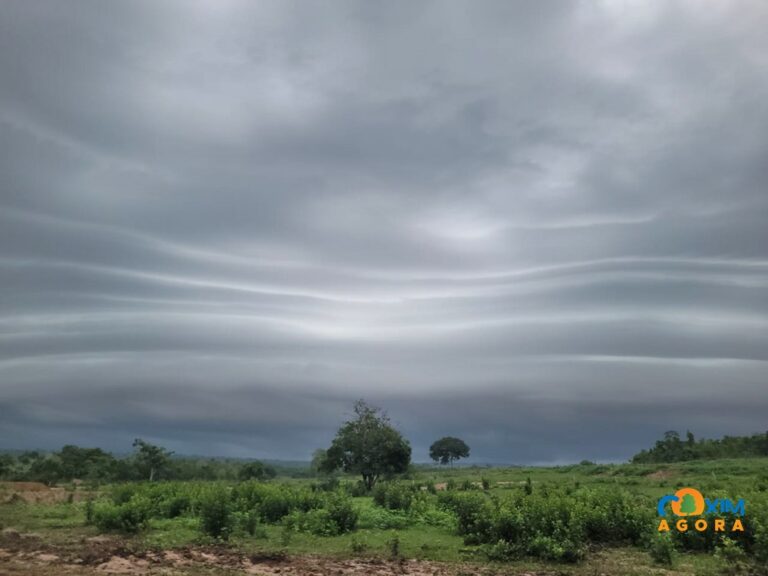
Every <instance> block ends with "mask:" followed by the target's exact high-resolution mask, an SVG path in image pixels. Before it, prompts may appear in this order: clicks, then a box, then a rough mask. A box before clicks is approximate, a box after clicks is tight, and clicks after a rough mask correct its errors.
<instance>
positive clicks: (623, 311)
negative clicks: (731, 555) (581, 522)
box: [0, 0, 768, 463]
mask: <svg viewBox="0 0 768 576" xmlns="http://www.w3.org/2000/svg"><path fill="white" fill-rule="evenodd" d="M767 29H768V4H766V3H765V2H761V1H757V0H756V1H753V2H749V1H746V2H719V1H718V2H714V1H712V2H691V3H689V2H670V1H667V0H664V1H661V0H660V1H658V2H648V1H645V0H642V1H640V0H638V1H631V0H630V1H619V2H615V1H611V2H608V1H604V2H598V1H596V2H586V1H585V2H578V1H574V2H543V1H538V0H537V1H536V2H508V1H500V2H497V3H493V2H467V3H456V2H436V3H429V2H416V3H414V2H410V1H409V2H400V3H398V2H359V3H345V2H332V3H327V2H322V3H321V2H316V3H312V2H296V3H291V2H285V1H282V0H281V1H279V2H274V3H269V2H242V3H239V2H224V1H221V0H215V1H214V0H210V1H207V2H157V1H156V0H151V1H147V2H122V3H120V2H102V1H101V0H93V1H71V2H53V1H52V2H39V1H36V2H28V1H26V0H23V1H22V0H19V1H10V0H6V1H4V2H2V4H0V448H37V447H40V448H58V447H60V446H61V445H62V444H65V443H77V444H81V445H88V446H102V447H104V448H107V449H111V450H117V451H127V450H129V449H130V443H131V441H132V440H133V438H134V437H137V436H139V437H143V438H146V439H149V440H152V441H155V442H158V443H161V444H163V445H165V446H168V447H169V448H172V449H174V450H176V451H177V452H182V453H195V454H210V455H222V456H248V457H251V456H253V457H264V458H298V459H305V458H308V457H309V456H310V454H311V453H312V451H313V450H314V449H315V448H318V447H323V446H327V445H328V443H329V442H330V440H331V439H332V437H333V434H334V432H335V429H336V428H337V426H338V425H339V424H340V423H341V422H342V421H343V420H344V419H345V417H347V416H348V415H349V414H350V411H351V408H352V403H353V402H354V400H356V399H357V398H360V397H363V398H366V399H368V400H369V401H371V402H372V403H374V404H376V405H378V406H381V407H383V408H385V409H387V410H388V412H389V414H390V416H391V418H392V420H393V422H394V423H395V424H396V425H397V426H398V427H399V428H400V429H401V430H402V431H403V432H404V433H405V434H406V436H407V437H408V438H409V439H410V440H411V443H412V445H413V448H414V459H415V460H416V461H424V460H426V459H427V448H428V446H429V444H430V443H431V442H432V441H433V440H434V439H436V438H438V437H440V436H442V435H447V434H450V435H455V436H460V437H462V438H464V439H465V440H466V441H467V443H468V444H469V445H470V446H471V448H472V460H473V461H475V462H514V463H533V462H535V463H543V462H551V463H556V462H570V461H578V460H581V459H582V458H590V459H595V460H604V461H610V460H623V459H626V458H628V457H630V456H631V455H632V454H634V453H635V452H637V451H638V450H639V449H641V448H643V447H647V446H649V445H650V444H651V443H652V442H653V441H654V440H655V439H656V438H658V437H659V436H660V435H661V434H662V433H663V432H664V431H665V430H668V429H679V430H681V431H685V429H687V428H690V429H691V430H693V431H694V432H695V433H697V434H698V435H703V436H719V435H723V434H742V433H753V432H758V431H765V430H766V429H768V420H767V419H766V414H768V225H767V222H768V35H766V33H765V31H766V30H767Z"/></svg>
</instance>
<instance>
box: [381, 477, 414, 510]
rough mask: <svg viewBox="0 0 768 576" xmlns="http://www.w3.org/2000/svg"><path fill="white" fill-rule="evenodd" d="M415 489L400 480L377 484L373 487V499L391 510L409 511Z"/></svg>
mask: <svg viewBox="0 0 768 576" xmlns="http://www.w3.org/2000/svg"><path fill="white" fill-rule="evenodd" d="M413 497H414V489H413V487H412V486H406V485H404V484H402V483H400V482H387V483H380V484H377V485H376V486H375V487H374V489H373V501H374V503H376V504H377V505H378V506H381V507H382V508H388V509H389V510H404V511H406V512H407V511H408V510H410V508H411V503H412V502H413Z"/></svg>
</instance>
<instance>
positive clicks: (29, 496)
mask: <svg viewBox="0 0 768 576" xmlns="http://www.w3.org/2000/svg"><path fill="white" fill-rule="evenodd" d="M91 495H92V494H91V492H89V491H87V490H82V489H80V488H78V489H75V490H67V489H66V488H61V487H56V488H50V487H48V486H46V485H45V484H41V483H40V482H0V504H12V503H14V502H26V503H27V504H58V503H61V502H81V501H83V500H86V499H88V497H90V496H91Z"/></svg>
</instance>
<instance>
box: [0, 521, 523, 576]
mask: <svg viewBox="0 0 768 576" xmlns="http://www.w3.org/2000/svg"><path fill="white" fill-rule="evenodd" d="M487 573H488V572H487V569H484V568H482V567H479V566H476V565H466V564H462V565H459V564H441V563H439V562H426V561H417V560H386V559H380V558H358V559H346V560H344V559H336V558H328V557H321V556H300V557H289V556H284V555H281V554H267V555H248V554H244V553H242V552H239V551H237V550H234V549H230V548H226V547H223V546H222V547H186V548H179V549H176V550H164V551H146V550H131V549H129V548H126V547H125V544H124V543H122V542H121V541H120V540H118V539H113V538H109V537H103V536H100V537H95V538H89V539H86V540H85V541H83V542H81V544H80V546H79V547H78V548H74V549H73V548H56V547H55V546H51V545H45V544H43V543H42V541H41V540H40V539H39V538H38V537H35V536H33V535H27V534H20V533H18V532H16V531H14V530H4V531H3V532H2V533H1V534H0V574H2V575H3V576H5V575H10V576H54V575H56V576H58V575H68V576H69V575H73V576H74V575H87V576H103V575H110V574H111V575H126V576H131V575H133V576H144V575H148V576H151V575H155V574H169V575H171V574H176V575H183V574H211V575H216V574H228V575H231V574H243V575H262V576H277V575H280V576H363V575H365V576H404V575H412V576H459V575H465V576H470V575H475V574H477V575H478V576H484V575H486V574H487ZM529 576H533V575H529Z"/></svg>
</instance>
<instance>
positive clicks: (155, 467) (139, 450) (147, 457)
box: [133, 438, 173, 482]
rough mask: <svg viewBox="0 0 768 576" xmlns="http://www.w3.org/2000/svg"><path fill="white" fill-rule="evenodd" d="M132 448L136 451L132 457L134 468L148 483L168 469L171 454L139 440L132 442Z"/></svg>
mask: <svg viewBox="0 0 768 576" xmlns="http://www.w3.org/2000/svg"><path fill="white" fill-rule="evenodd" d="M133 447H134V448H135V449H136V453H135V455H134V459H135V462H136V466H137V467H138V468H139V470H141V472H142V474H143V476H144V477H145V478H149V481H150V482H152V481H153V480H155V478H157V477H158V476H159V475H161V474H162V473H163V472H164V471H165V470H167V469H168V467H169V465H170V462H171V456H172V455H173V452H169V451H168V450H166V449H165V448H162V447H160V446H155V445H153V444H150V443H149V442H145V441H144V440H142V439H141V438H136V440H134V441H133Z"/></svg>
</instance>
